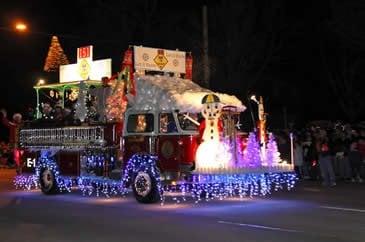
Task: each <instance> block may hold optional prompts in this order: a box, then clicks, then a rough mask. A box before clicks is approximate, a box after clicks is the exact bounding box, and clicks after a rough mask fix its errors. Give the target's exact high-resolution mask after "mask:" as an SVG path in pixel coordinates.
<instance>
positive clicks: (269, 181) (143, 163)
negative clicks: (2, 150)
mask: <svg viewBox="0 0 365 242" xmlns="http://www.w3.org/2000/svg"><path fill="white" fill-rule="evenodd" d="M156 163H157V157H156V156H151V155H146V154H135V155H133V156H132V157H131V158H130V159H129V160H128V162H127V165H126V167H125V169H124V172H123V174H122V182H120V181H116V180H112V179H109V178H105V177H96V176H80V177H78V178H77V179H76V185H77V186H78V189H79V190H80V191H81V192H82V194H83V195H89V196H91V195H93V194H95V195H96V196H97V197H99V196H100V194H103V195H104V196H105V197H107V198H109V197H111V196H116V195H119V194H120V195H122V196H125V195H126V194H127V193H128V191H129V189H128V187H129V185H130V184H131V183H132V178H133V176H134V174H136V173H138V172H139V171H142V172H146V173H148V174H150V175H151V176H152V178H153V179H155V181H156V184H157V188H158V191H159V195H160V199H161V204H164V202H165V199H166V196H164V194H168V193H172V194H173V193H178V194H176V196H173V197H172V200H173V201H175V202H176V203H180V202H181V201H186V200H187V197H191V198H192V199H193V200H194V201H195V202H196V203H198V202H200V201H202V200H205V201H209V200H213V199H218V200H223V199H226V198H230V197H240V198H243V197H247V196H249V197H254V196H265V195H268V194H271V192H272V191H278V190H282V189H285V188H286V189H287V190H291V189H293V188H294V185H295V182H296V180H297V177H296V174H295V173H293V172H280V173H257V174H213V175H210V174H193V175H192V176H191V177H190V182H184V183H179V184H176V185H165V186H162V184H161V179H160V171H159V169H158V168H157V166H156ZM42 169H49V170H51V171H52V172H53V174H54V175H55V180H56V182H57V186H58V188H59V190H60V191H68V192H70V191H71V187H72V185H73V184H74V183H73V182H72V179H71V178H66V177H62V176H60V175H59V174H60V173H59V168H58V166H57V164H56V162H55V160H54V158H53V157H49V156H42V157H40V158H39V160H38V162H37V166H36V174H35V175H30V176H25V175H19V176H16V178H15V180H14V184H15V187H16V188H17V189H19V188H22V189H25V190H30V189H33V188H35V189H37V188H39V187H40V185H39V175H40V172H41V170H42Z"/></svg>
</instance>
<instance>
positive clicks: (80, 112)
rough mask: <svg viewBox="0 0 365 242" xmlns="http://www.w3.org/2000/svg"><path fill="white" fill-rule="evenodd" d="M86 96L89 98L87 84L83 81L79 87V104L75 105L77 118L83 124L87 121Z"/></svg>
mask: <svg viewBox="0 0 365 242" xmlns="http://www.w3.org/2000/svg"><path fill="white" fill-rule="evenodd" d="M86 96H87V87H86V84H85V83H84V82H83V81H82V82H80V85H79V96H78V97H77V103H76V105H75V109H76V111H75V116H76V118H78V119H80V120H81V122H83V121H84V120H85V118H86V117H87V113H88V110H87V107H86Z"/></svg>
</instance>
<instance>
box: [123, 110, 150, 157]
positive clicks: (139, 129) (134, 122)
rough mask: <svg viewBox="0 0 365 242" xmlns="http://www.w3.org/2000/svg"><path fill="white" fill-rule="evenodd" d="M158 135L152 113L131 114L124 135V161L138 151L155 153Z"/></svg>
mask: <svg viewBox="0 0 365 242" xmlns="http://www.w3.org/2000/svg"><path fill="white" fill-rule="evenodd" d="M155 140H156V135H155V134H154V115H153V114H152V113H142V114H130V115H129V116H128V118H127V128H126V135H125V137H124V157H123V160H124V161H128V160H129V158H130V157H131V156H132V155H134V154H137V153H148V154H154V153H155V152H156V151H155Z"/></svg>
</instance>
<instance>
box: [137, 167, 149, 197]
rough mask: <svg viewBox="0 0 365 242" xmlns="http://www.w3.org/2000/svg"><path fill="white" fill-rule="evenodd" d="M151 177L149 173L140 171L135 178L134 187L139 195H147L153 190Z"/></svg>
mask: <svg viewBox="0 0 365 242" xmlns="http://www.w3.org/2000/svg"><path fill="white" fill-rule="evenodd" d="M151 187H152V183H151V177H150V175H149V174H148V173H146V172H143V171H140V172H138V174H137V176H136V178H135V179H134V188H135V190H136V192H137V194H138V195H139V196H142V197H145V196H147V195H148V194H149V193H150V191H151Z"/></svg>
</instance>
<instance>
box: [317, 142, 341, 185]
mask: <svg viewBox="0 0 365 242" xmlns="http://www.w3.org/2000/svg"><path fill="white" fill-rule="evenodd" d="M317 151H318V162H319V166H320V169H321V175H322V185H323V186H336V177H335V173H334V171H333V165H332V160H333V156H332V155H331V152H330V148H329V144H328V140H327V139H326V138H323V139H319V140H317Z"/></svg>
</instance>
